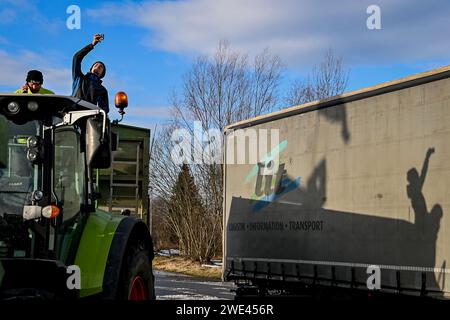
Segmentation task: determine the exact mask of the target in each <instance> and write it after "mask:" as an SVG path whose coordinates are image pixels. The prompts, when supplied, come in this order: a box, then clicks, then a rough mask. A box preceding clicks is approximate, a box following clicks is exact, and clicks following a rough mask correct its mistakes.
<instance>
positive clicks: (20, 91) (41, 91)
mask: <svg viewBox="0 0 450 320" xmlns="http://www.w3.org/2000/svg"><path fill="white" fill-rule="evenodd" d="M14 93H23V92H22V89H18V90H16V91H15V92H14ZM27 93H28V94H33V92H31V90H30V88H28V92H27ZM38 94H55V93H54V92H53V91H50V90H48V89H45V88H43V87H41V88H40V89H39V92H38Z"/></svg>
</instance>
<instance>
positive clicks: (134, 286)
mask: <svg viewBox="0 0 450 320" xmlns="http://www.w3.org/2000/svg"><path fill="white" fill-rule="evenodd" d="M129 249H130V250H129V254H128V256H127V263H126V264H125V265H124V269H123V271H124V272H123V274H122V275H123V278H122V279H123V281H122V290H121V291H122V294H121V295H122V298H123V299H124V300H150V299H155V288H154V276H153V272H152V265H151V263H152V262H151V260H150V258H149V253H148V251H147V250H145V249H139V248H135V247H132V248H129Z"/></svg>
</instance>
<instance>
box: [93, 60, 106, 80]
mask: <svg viewBox="0 0 450 320" xmlns="http://www.w3.org/2000/svg"><path fill="white" fill-rule="evenodd" d="M96 63H101V64H102V65H103V74H102V75H101V76H100V79H101V78H103V77H104V76H105V74H106V66H105V64H104V63H103V62H101V61H95V62H94V63H93V64H92V66H91V68H90V69H89V71H91V70H92V67H93V66H94V65H95V64H96Z"/></svg>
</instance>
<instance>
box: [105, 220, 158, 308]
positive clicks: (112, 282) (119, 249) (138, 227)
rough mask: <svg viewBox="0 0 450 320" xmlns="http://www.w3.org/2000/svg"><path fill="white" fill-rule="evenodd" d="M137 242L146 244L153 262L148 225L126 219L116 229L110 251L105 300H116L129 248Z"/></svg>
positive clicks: (106, 270) (106, 272)
mask: <svg viewBox="0 0 450 320" xmlns="http://www.w3.org/2000/svg"><path fill="white" fill-rule="evenodd" d="M136 240H142V241H143V242H144V244H145V247H146V249H148V251H149V256H150V259H151V260H153V257H154V253H153V243H152V238H151V235H150V232H149V230H148V228H147V225H146V224H145V223H144V222H143V221H142V220H138V219H135V218H133V217H125V218H124V219H122V220H121V221H120V223H119V225H118V227H117V229H116V232H115V234H114V237H113V240H112V243H111V248H110V250H109V254H108V260H107V262H106V267H105V273H104V278H103V294H102V298H103V299H107V300H112V299H115V298H116V295H117V292H118V287H119V283H120V275H121V270H122V267H123V261H124V259H125V255H126V251H127V248H128V246H129V245H130V244H132V243H133V241H136Z"/></svg>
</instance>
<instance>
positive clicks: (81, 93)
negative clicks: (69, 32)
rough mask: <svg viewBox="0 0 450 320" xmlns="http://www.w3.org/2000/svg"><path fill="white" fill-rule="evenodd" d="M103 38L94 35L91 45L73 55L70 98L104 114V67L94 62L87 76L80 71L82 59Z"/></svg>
mask: <svg viewBox="0 0 450 320" xmlns="http://www.w3.org/2000/svg"><path fill="white" fill-rule="evenodd" d="M103 38H104V36H103V35H101V34H96V35H95V36H94V39H93V41H92V43H91V44H88V45H87V46H86V47H84V48H83V49H81V50H80V51H78V52H77V53H75V55H74V56H73V62H72V79H73V84H72V96H73V97H75V98H81V99H83V100H85V101H88V102H91V103H93V104H96V105H98V106H99V107H100V108H102V109H103V110H104V111H105V112H109V102H108V91H107V90H106V88H105V87H104V86H103V85H102V80H101V79H102V78H103V77H104V76H105V73H106V67H105V64H104V63H103V62H101V61H97V62H95V63H94V64H93V65H92V67H91V68H90V69H89V72H88V73H87V74H83V72H82V71H81V62H82V61H83V58H84V57H85V56H86V55H87V54H88V53H89V52H90V51H91V50H92V49H94V47H95V46H96V45H97V44H98V43H99V42H100V41H102V40H103Z"/></svg>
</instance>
